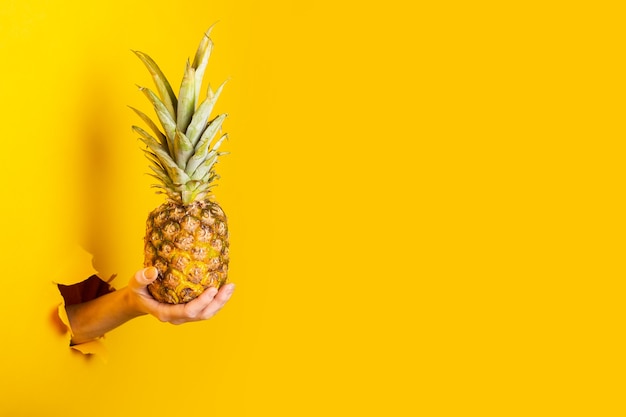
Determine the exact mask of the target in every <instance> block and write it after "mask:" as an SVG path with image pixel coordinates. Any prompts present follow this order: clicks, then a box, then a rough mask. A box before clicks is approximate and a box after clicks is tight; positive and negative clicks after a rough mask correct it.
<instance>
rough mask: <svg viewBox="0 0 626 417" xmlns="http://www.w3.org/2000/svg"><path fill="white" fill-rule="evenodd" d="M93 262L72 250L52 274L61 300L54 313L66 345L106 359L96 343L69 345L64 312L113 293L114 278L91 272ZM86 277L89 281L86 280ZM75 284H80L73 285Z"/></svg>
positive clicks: (69, 338)
mask: <svg viewBox="0 0 626 417" xmlns="http://www.w3.org/2000/svg"><path fill="white" fill-rule="evenodd" d="M92 259H93V257H92V255H91V254H90V253H89V252H87V251H85V250H84V249H82V248H78V247H77V248H75V250H73V251H72V252H71V254H70V256H68V258H67V259H66V265H64V267H62V268H61V270H59V271H58V272H57V274H55V275H57V276H56V278H57V280H56V282H53V284H54V285H56V286H57V288H58V289H59V294H60V295H61V298H62V300H61V303H60V304H59V305H58V309H57V310H58V315H59V319H60V320H61V322H62V323H63V324H64V325H65V327H66V329H67V330H66V332H67V335H68V337H67V343H68V345H69V346H70V347H71V348H72V349H75V350H77V351H78V352H81V353H83V354H85V355H90V354H98V355H100V356H101V358H103V359H105V357H106V349H105V347H104V345H103V344H102V342H101V340H99V339H98V340H93V341H89V342H86V343H81V344H72V343H71V339H72V328H71V325H70V321H69V318H68V316H67V311H66V309H65V307H66V306H69V305H73V304H79V303H84V302H87V301H90V300H93V299H95V298H98V297H101V296H103V295H105V294H108V293H110V292H113V291H115V289H114V288H113V287H112V286H111V285H110V282H111V281H112V280H113V279H114V278H115V276H112V277H111V278H110V279H109V280H108V281H104V280H102V279H101V278H100V277H98V276H97V275H96V273H95V271H94V269H93V266H92ZM85 277H88V278H86V279H85ZM78 280H81V281H79V282H76V281H78Z"/></svg>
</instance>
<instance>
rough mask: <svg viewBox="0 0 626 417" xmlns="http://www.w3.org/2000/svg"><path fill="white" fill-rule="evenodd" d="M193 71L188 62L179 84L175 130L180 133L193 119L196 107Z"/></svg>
mask: <svg viewBox="0 0 626 417" xmlns="http://www.w3.org/2000/svg"><path fill="white" fill-rule="evenodd" d="M195 71H196V70H194V69H193V68H192V67H191V64H189V61H187V66H186V67H185V75H184V76H183V81H182V82H181V84H180V92H179V93H178V113H177V118H176V128H177V129H178V130H180V131H181V132H185V131H186V130H187V127H188V126H189V123H190V122H191V118H192V117H193V113H194V109H195V107H196V101H195V91H196V90H195Z"/></svg>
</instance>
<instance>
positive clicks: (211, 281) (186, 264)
mask: <svg viewBox="0 0 626 417" xmlns="http://www.w3.org/2000/svg"><path fill="white" fill-rule="evenodd" d="M228 247H229V235H228V223H227V219H226V215H225V214H224V211H223V210H222V208H221V207H220V206H219V204H218V203H216V202H214V201H209V200H201V201H194V202H192V203H190V204H188V205H183V204H181V203H177V202H175V201H171V200H170V201H167V202H165V203H164V204H162V205H160V206H159V207H157V208H156V209H155V210H153V211H152V212H151V213H150V214H149V216H148V220H147V221H146V235H145V238H144V255H145V257H144V266H145V267H149V266H154V267H156V268H157V269H158V271H159V276H158V278H157V280H156V281H154V282H153V283H152V284H150V285H149V286H148V291H149V292H150V294H151V295H152V297H154V299H156V300H157V301H159V302H162V303H169V304H180V303H187V302H189V301H191V300H193V299H194V298H196V297H198V296H199V295H200V294H202V292H203V291H204V290H205V289H207V288H209V287H216V288H219V287H220V286H222V285H223V284H224V283H225V282H226V280H227V278H228V262H229V253H228V251H229V249H228Z"/></svg>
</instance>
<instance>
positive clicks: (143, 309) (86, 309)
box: [65, 267, 235, 344]
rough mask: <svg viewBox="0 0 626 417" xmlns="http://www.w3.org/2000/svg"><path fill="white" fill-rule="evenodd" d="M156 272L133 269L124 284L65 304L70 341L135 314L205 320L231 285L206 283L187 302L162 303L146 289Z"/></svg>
mask: <svg viewBox="0 0 626 417" xmlns="http://www.w3.org/2000/svg"><path fill="white" fill-rule="evenodd" d="M157 276H158V273H157V270H156V269H155V268H152V267H150V268H144V269H141V270H139V271H137V272H136V273H135V275H134V276H133V277H132V278H131V279H130V282H129V283H128V285H127V286H126V287H124V288H122V289H120V290H117V291H113V292H111V293H108V294H105V295H103V296H101V297H98V298H95V299H93V300H91V301H87V302H84V303H80V304H73V305H68V306H66V307H65V310H66V311H67V316H68V319H69V321H70V326H71V328H72V333H73V337H72V343H74V344H79V343H84V342H88V341H90V340H93V339H96V338H98V337H101V336H103V335H104V334H105V333H106V332H108V331H110V330H113V329H115V328H116V327H118V326H120V325H122V324H124V323H126V322H127V321H128V320H131V319H133V318H135V317H138V316H142V315H144V314H151V315H153V316H155V317H156V318H158V319H159V320H161V321H164V322H169V323H173V324H183V323H187V322H191V321H200V320H206V319H209V318H211V317H213V316H214V315H215V313H217V312H218V311H219V310H220V309H221V308H222V307H224V304H226V302H227V301H228V299H229V298H230V296H231V295H232V293H233V290H234V288H235V285H234V284H226V285H224V286H222V288H220V290H219V291H218V290H217V289H215V288H213V287H210V288H208V289H207V290H205V291H204V292H203V293H202V294H200V296H199V297H198V298H196V299H194V300H192V301H190V302H188V303H187V304H164V303H159V302H158V301H156V300H155V299H154V298H152V296H151V295H150V293H149V292H148V288H147V287H148V284H150V283H151V282H152V281H154V280H155V279H156V278H157Z"/></svg>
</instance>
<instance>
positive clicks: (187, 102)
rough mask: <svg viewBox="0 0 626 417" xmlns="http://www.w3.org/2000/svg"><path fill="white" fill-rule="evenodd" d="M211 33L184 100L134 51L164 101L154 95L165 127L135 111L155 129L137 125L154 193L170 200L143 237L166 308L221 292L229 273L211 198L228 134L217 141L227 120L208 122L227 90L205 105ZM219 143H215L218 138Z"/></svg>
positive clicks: (224, 235) (153, 288)
mask: <svg viewBox="0 0 626 417" xmlns="http://www.w3.org/2000/svg"><path fill="white" fill-rule="evenodd" d="M209 33H210V29H209V31H207V33H205V35H204V37H203V38H202V40H201V42H200V45H199V46H198V50H197V52H196V55H195V58H194V60H193V63H191V64H190V63H189V61H187V66H186V68H185V74H184V76H183V80H182V83H181V86H180V91H179V94H178V97H176V95H175V94H174V92H173V90H172V87H171V86H170V83H169V82H168V81H167V79H166V77H165V76H164V75H163V72H162V71H161V70H160V68H159V67H158V65H157V64H156V63H155V62H154V61H153V60H152V58H150V57H149V56H148V55H146V54H144V53H142V52H138V51H134V52H135V54H136V55H137V56H138V57H139V59H141V61H142V62H143V63H144V64H145V65H146V67H147V68H148V70H149V71H150V74H151V75H152V78H153V80H154V83H155V85H156V88H157V92H158V95H157V94H155V93H154V92H152V91H151V90H150V89H148V88H144V87H140V90H141V91H142V92H143V93H144V94H145V95H146V96H147V97H148V99H149V100H150V102H151V103H152V105H153V106H154V110H155V112H156V115H157V118H158V120H159V122H160V125H161V127H162V129H163V130H162V131H161V129H160V128H159V127H158V126H157V125H156V124H155V123H154V122H153V121H152V120H151V119H150V118H149V117H148V116H146V115H145V114H144V113H142V112H141V111H139V110H137V109H134V108H133V110H134V111H135V112H136V113H137V114H138V115H139V117H141V119H142V120H143V121H144V122H145V123H146V125H147V126H148V127H149V129H150V130H151V133H148V132H147V131H145V130H144V129H142V128H140V127H138V126H133V130H134V131H135V132H137V133H138V134H139V135H140V139H141V141H143V143H144V144H145V145H146V147H147V148H146V149H144V151H145V153H146V156H147V157H148V159H149V160H150V162H151V164H150V168H151V169H152V171H153V173H154V174H151V175H152V176H153V177H155V178H156V179H157V180H158V182H159V183H158V184H156V185H155V187H158V188H159V189H160V191H159V192H160V193H163V194H166V195H167V198H168V199H167V201H166V202H165V203H164V204H162V205H161V206H159V207H158V208H156V209H155V210H154V211H152V213H150V215H149V216H148V220H147V223H146V236H145V239H144V251H145V259H144V266H146V267H148V266H154V267H156V268H157V269H158V270H159V277H158V278H157V280H156V281H155V282H153V283H152V284H150V286H149V287H148V290H149V291H150V294H152V296H153V297H154V298H155V299H156V300H158V301H160V302H164V303H170V304H179V303H186V302H188V301H191V300H193V299H194V298H196V297H197V296H198V295H200V294H201V293H202V292H203V291H204V290H205V289H206V288H208V287H210V286H213V287H216V288H219V287H220V286H221V285H222V284H224V282H225V281H226V279H227V275H228V260H229V258H228V226H227V223H226V216H225V214H224V211H223V210H222V208H221V207H220V206H219V205H218V204H217V203H216V202H214V201H211V200H210V199H209V197H210V196H209V192H210V190H211V187H212V186H213V182H214V181H215V180H216V179H217V178H218V176H217V175H216V174H215V171H214V168H215V164H216V163H217V160H218V157H219V156H221V155H223V153H222V152H218V149H219V147H220V145H221V144H222V142H223V141H224V139H225V138H226V137H227V135H226V134H224V135H221V136H219V137H218V132H220V131H221V126H222V123H223V121H224V119H225V118H226V115H225V114H221V115H218V116H217V117H215V118H213V119H209V117H210V115H211V111H212V109H213V107H214V105H215V102H216V101H217V98H218V97H219V95H220V93H221V91H222V88H223V86H224V84H222V85H221V86H220V87H219V88H218V89H217V90H216V91H215V92H214V91H213V90H212V89H211V87H210V86H209V87H208V91H207V94H206V97H205V98H204V100H202V102H199V95H200V89H201V86H202V80H203V77H204V71H205V69H206V65H207V62H208V59H209V56H210V53H211V49H212V46H213V42H212V41H211V39H210V38H209ZM215 138H217V140H214V139H215Z"/></svg>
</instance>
